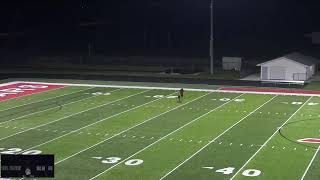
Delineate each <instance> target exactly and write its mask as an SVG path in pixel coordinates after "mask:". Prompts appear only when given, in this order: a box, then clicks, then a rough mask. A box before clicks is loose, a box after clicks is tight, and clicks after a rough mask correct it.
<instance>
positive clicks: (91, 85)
mask: <svg viewBox="0 0 320 180" xmlns="http://www.w3.org/2000/svg"><path fill="white" fill-rule="evenodd" d="M16 83H30V84H47V85H64V86H89V87H110V88H126V89H159V90H174V91H177V90H179V89H180V88H168V87H154V86H121V85H98V84H73V83H48V82H32V81H16ZM184 90H187V91H196V92H222V93H238V94H243V93H244V94H271V95H292V96H317V97H320V94H300V93H279V92H252V91H231V90H230V91H229V90H219V89H218V90H213V89H194V88H185V89H184Z"/></svg>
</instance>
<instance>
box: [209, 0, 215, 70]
mask: <svg viewBox="0 0 320 180" xmlns="http://www.w3.org/2000/svg"><path fill="white" fill-rule="evenodd" d="M210 28H211V30H210V74H211V75H212V74H213V65H214V47H213V46H214V45H213V0H211V3H210Z"/></svg>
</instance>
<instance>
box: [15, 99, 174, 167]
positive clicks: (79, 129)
mask: <svg viewBox="0 0 320 180" xmlns="http://www.w3.org/2000/svg"><path fill="white" fill-rule="evenodd" d="M172 94H175V93H172ZM172 94H169V95H172ZM163 98H164V97H163ZM163 98H157V99H155V100H152V101H149V102H147V103H144V104H141V105H139V106H136V107H134V108H131V109H128V110H125V111H122V112H120V113H117V114H114V115H112V116H109V117H107V118H103V119H101V120H99V121H96V122H94V123H91V124H89V125H86V126H84V127H81V128H79V129H76V130H74V131H71V132H69V133H67V134H64V135H61V136H59V137H56V138H54V139H51V140H49V141H46V142H44V143H41V144H39V145H36V146H33V147H31V148H28V149H26V150H24V151H22V152H21V153H23V152H25V151H29V150H31V149H34V148H37V147H40V146H42V145H45V144H48V143H50V142H53V141H55V140H58V139H61V138H63V137H65V136H67V135H70V134H72V133H76V132H78V131H81V130H83V129H85V128H87V127H90V126H93V125H95V124H98V123H100V122H103V121H105V120H108V119H110V118H113V117H116V116H119V115H121V114H124V113H126V112H129V111H132V110H134V109H137V108H140V107H142V106H145V105H148V104H151V103H153V102H155V101H158V100H160V99H163ZM116 135H118V134H116ZM116 135H114V136H116ZM61 162H62V161H61ZM56 164H57V163H56Z"/></svg>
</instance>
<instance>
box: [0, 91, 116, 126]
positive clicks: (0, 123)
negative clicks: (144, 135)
mask: <svg viewBox="0 0 320 180" xmlns="http://www.w3.org/2000/svg"><path fill="white" fill-rule="evenodd" d="M88 89H92V88H88ZM88 89H85V90H88ZM117 90H120V89H117ZM81 91H84V90H81ZM81 91H77V92H74V93H78V92H81ZM111 92H112V91H111ZM70 94H73V93H70ZM70 94H66V95H70ZM63 96H64V95H63ZM93 97H94V96H93ZM93 97H87V98H84V99H80V100H77V101H72V102H69V103H67V104H62V105H61V106H66V105H69V104H73V103H76V102H80V101H83V100H86V99H89V98H93ZM30 104H32V103H30ZM57 107H59V106H55V107H51V108H48V109H44V110H41V111H37V112H33V113H30V114H26V115H23V116H20V117H16V118H14V119H10V120H8V121H3V122H0V125H2V124H5V123H8V122H11V121H15V120H17V119H21V118H24V117H28V116H31V115H34V114H38V113H42V112H45V111H49V110H51V109H55V108H57Z"/></svg>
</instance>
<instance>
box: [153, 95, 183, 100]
mask: <svg viewBox="0 0 320 180" xmlns="http://www.w3.org/2000/svg"><path fill="white" fill-rule="evenodd" d="M153 97H154V98H167V99H175V98H177V97H178V96H164V95H155V96H153Z"/></svg>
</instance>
